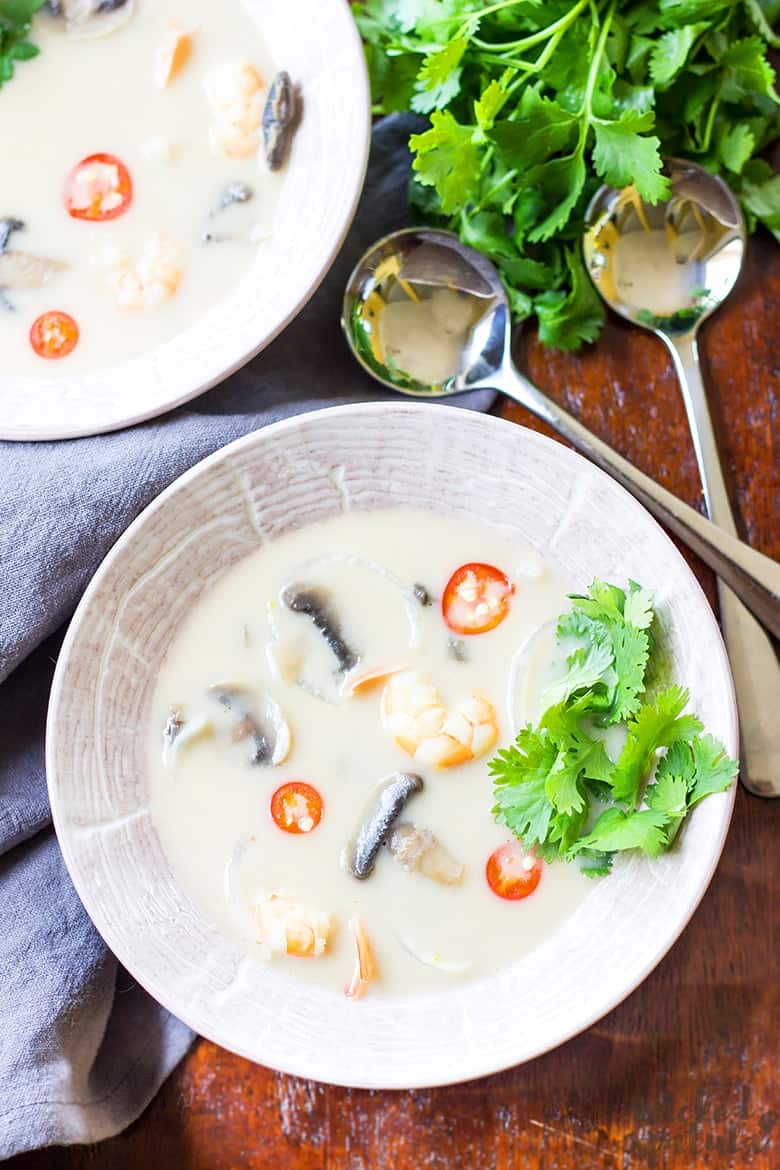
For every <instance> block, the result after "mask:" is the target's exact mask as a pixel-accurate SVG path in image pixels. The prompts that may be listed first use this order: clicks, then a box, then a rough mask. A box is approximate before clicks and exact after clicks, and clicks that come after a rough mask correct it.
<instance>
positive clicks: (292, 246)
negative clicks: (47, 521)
mask: <svg viewBox="0 0 780 1170" xmlns="http://www.w3.org/2000/svg"><path fill="white" fill-rule="evenodd" d="M231 2H234V3H235V2H237V0H231ZM245 4H246V7H247V9H248V11H249V13H250V15H252V16H253V18H254V19H255V20H256V21H257V24H258V27H260V28H262V34H263V38H264V40H265V41H266V43H267V45H268V47H269V49H270V52H271V55H272V57H273V59H274V60H275V61H281V62H284V66H285V68H286V69H287V70H288V71H289V73H290V74H291V76H292V77H293V78H295V81H296V83H297V84H299V85H300V88H301V92H302V94H303V100H304V112H303V116H302V118H301V122H300V125H299V127H298V129H297V131H296V133H295V137H294V139H293V144H292V148H291V151H290V157H289V161H288V163H287V165H286V168H285V176H284V182H283V187H282V192H281V195H280V198H279V202H278V205H277V211H276V215H275V219H274V228H273V233H272V236H271V238H270V239H269V240H268V241H266V242H265V243H264V244H263V246H262V248H261V249H259V250H258V254H257V258H256V260H255V261H254V263H253V264H252V266H251V267H250V269H249V270H248V271H247V272H246V274H245V275H244V276H243V277H242V279H241V280H240V282H239V283H238V284H237V285H236V287H235V288H234V289H233V292H232V293H231V294H230V296H228V297H227V298H226V299H224V300H222V301H220V302H219V303H218V304H217V305H215V306H213V308H212V309H210V310H209V311H208V312H207V313H206V314H205V315H204V316H203V317H201V318H199V319H198V320H197V321H196V322H194V323H193V325H192V326H191V327H190V328H189V329H187V330H186V331H185V332H184V333H180V334H178V335H177V336H176V337H174V338H173V339H172V340H171V341H168V342H166V343H165V344H163V345H160V346H157V347H155V348H154V349H152V350H150V351H148V352H146V353H143V354H141V355H140V356H138V357H135V358H132V359H129V360H128V361H125V362H122V363H121V364H119V365H115V366H110V367H108V368H106V369H101V370H96V371H94V372H92V373H88V374H82V375H79V376H78V377H72V378H67V377H65V378H63V377H57V378H55V377H43V376H41V377H36V378H29V377H17V376H11V375H7V374H3V372H2V370H1V369H0V439H16V440H24V439H62V438H69V437H73V436H76V435H91V434H97V433H99V432H101V431H110V430H114V429H116V428H117V427H123V426H129V425H130V424H132V423H137V422H141V421H142V420H143V419H147V418H151V417H153V416H154V415H157V414H161V413H162V412H164V411H166V410H170V409H171V408H172V407H174V406H178V405H179V404H180V403H182V402H186V401H187V400H188V399H190V398H194V397H195V396H196V395H197V394H200V393H201V392H202V391H204V390H206V389H208V387H210V386H213V385H215V384H216V383H217V382H220V381H221V380H222V379H223V378H226V377H227V376H228V374H231V373H232V372H233V371H234V370H236V369H238V367H239V366H242V365H243V364H244V363H245V362H247V361H248V360H249V359H250V358H251V357H253V356H254V355H255V354H256V353H258V352H259V351H260V350H261V349H263V348H264V347H265V346H266V345H268V343H269V342H271V341H273V339H274V337H276V335H277V334H278V333H280V332H281V330H282V329H283V328H284V327H285V325H287V324H288V323H289V322H290V321H291V320H292V318H293V317H294V316H295V315H296V313H297V312H298V311H299V310H300V309H301V308H302V307H303V305H304V304H305V303H306V301H307V300H308V299H309V297H310V296H311V295H312V293H313V292H314V291H315V289H316V288H317V286H318V285H319V283H320V281H321V280H322V278H323V277H324V275H325V273H326V272H327V271H328V268H329V267H330V265H331V263H332V262H333V259H334V257H335V256H336V253H337V252H338V250H339V247H340V246H341V243H342V241H343V239H344V236H345V235H346V232H347V229H348V228H349V225H350V223H351V222H352V217H353V215H354V213H355V209H356V207H357V202H358V199H359V196H360V192H361V189H362V186H363V178H364V176H365V169H366V162H367V159H368V146H369V137H370V128H371V126H370V122H371V114H370V100H369V90H368V79H367V75H366V68H365V60H364V55H363V49H362V45H361V43H360V38H359V36H358V33H357V29H356V27H355V23H354V21H353V19H352V15H351V13H350V9H349V5H348V4H347V3H346V2H345V0H245ZM269 273H272V274H273V279H271V280H269V278H268V277H269Z"/></svg>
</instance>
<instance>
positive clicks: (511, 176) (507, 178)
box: [469, 169, 519, 216]
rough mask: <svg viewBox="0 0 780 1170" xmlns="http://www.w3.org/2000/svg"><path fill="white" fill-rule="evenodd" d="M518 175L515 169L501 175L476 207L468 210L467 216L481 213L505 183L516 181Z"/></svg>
mask: <svg viewBox="0 0 780 1170" xmlns="http://www.w3.org/2000/svg"><path fill="white" fill-rule="evenodd" d="M518 174H519V171H518V170H517V169H515V170H512V171H507V172H506V174H505V175H502V176H501V178H500V179H499V180H498V182H497V183H494V185H493V186H492V187H491V188H490V190H489V191H488V192H487V194H486V195H483V196H482V198H481V199H480V201H479V203H477V204H476V206H474V207H472V208H471V209H470V210H469V216H471V215H476V214H477V213H478V212H480V211H483V210H484V207H485V204H486V203H489V202H490V200H491V199H492V198H493V196H494V195H495V194H497V192H499V191H500V190H501V188H502V187H503V186H504V185H505V184H506V183H509V182H511V180H512V179H516V178H517V176H518Z"/></svg>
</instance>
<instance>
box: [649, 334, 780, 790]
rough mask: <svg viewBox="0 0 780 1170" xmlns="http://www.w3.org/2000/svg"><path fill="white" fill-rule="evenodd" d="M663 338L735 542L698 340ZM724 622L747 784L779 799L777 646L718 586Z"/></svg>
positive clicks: (718, 514) (714, 499) (718, 510)
mask: <svg viewBox="0 0 780 1170" xmlns="http://www.w3.org/2000/svg"><path fill="white" fill-rule="evenodd" d="M658 336H659V337H660V338H661V340H662V341H664V342H665V343H666V345H667V347H668V349H669V352H670V353H671V355H672V358H673V359H674V365H675V369H676V371H677V377H678V379H679V381H680V389H681V390H682V395H683V401H684V403H685V410H686V413H687V415H688V425H689V427H690V431H691V436H692V438H693V446H694V449H695V451H696V459H697V461H698V464H699V474H700V475H701V484H702V490H703V492H704V500H705V503H706V505H707V512H708V513H709V515H710V517H711V518H712V520H714V522H715V523H716V524H717V525H718V526H719V527H720V528H722V529H723V530H724V531H726V532H728V533H730V534H731V535H732V536H736V534H737V530H736V525H735V524H734V516H733V514H732V511H731V504H730V502H729V497H728V492H727V490H726V483H725V480H724V478H723V470H722V468H721V463H720V457H719V454H718V447H717V442H716V439H715V432H714V430H713V427H712V419H711V417H710V411H709V407H708V405H707V395H706V392H705V389H704V383H703V381H702V376H701V368H700V366H699V355H698V350H697V346H696V337H695V335H694V334H693V333H687V334H684V335H683V336H680V337H667V336H666V335H665V334H663V333H659V334H658ZM718 599H719V601H720V620H721V625H722V627H723V638H724V640H725V642H726V649H727V650H728V655H729V660H730V662H731V671H732V674H733V675H734V687H735V690H736V692H737V704H738V706H739V721H740V725H741V729H742V737H741V738H742V750H741V756H742V769H741V778H742V783H743V784H745V786H746V787H747V788H749V789H750V790H751V791H752V792H755V793H757V794H758V795H759V796H780V720H778V718H777V697H778V695H780V665H779V664H778V661H777V655H776V654H775V651H774V648H773V646H772V643H771V642H770V640H769V638H768V637H767V635H766V634H765V633H764V631H763V630H762V629H761V627H760V626H759V624H758V622H757V621H756V620H755V618H753V617H752V615H751V614H749V613H748V612H747V610H746V609H745V607H744V605H743V604H742V602H741V601H740V600H739V598H737V597H735V596H734V594H733V593H732V592H731V590H730V589H728V588H727V587H726V586H725V585H724V584H723V583H722V582H721V581H719V582H718Z"/></svg>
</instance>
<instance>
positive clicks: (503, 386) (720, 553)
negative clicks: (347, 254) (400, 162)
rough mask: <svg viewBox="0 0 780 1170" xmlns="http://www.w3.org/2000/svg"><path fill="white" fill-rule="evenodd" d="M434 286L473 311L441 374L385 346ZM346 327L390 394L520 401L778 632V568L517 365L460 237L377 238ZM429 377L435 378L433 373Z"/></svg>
mask: <svg viewBox="0 0 780 1170" xmlns="http://www.w3.org/2000/svg"><path fill="white" fill-rule="evenodd" d="M431 290H433V291H434V292H435V291H436V290H448V291H449V293H450V295H457V297H458V298H460V299H462V300H464V301H466V302H467V306H466V307H468V308H470V317H469V320H468V322H467V324H466V326H465V327H464V328H463V330H462V332H461V335H460V336H456V337H455V338H454V339H453V344H452V346H451V351H450V355H449V356H450V357H451V368H450V369H449V370H439V371H437V374H438V376H437V377H435V378H431V377H420V376H419V373H420V369H417V370H415V368H413V367H414V362H413V361H410V360H404V362H403V364H399V361H398V360H397V359H398V356H399V355H398V354H397V353H396V356H395V357H394V356H393V353H392V352H390V351H386V350H385V346H384V344H383V331H382V324H383V318H384V317H385V314H386V313H387V308H388V305H393V304H397V303H399V302H400V303H404V302H406V303H409V304H414V300H415V297H416V298H418V300H419V299H423V300H424V299H425V297H426V295H427V292H429V291H431ZM462 307H463V306H461V308H462ZM461 316H462V314H461ZM341 323H342V327H343V329H344V332H345V334H346V337H347V341H348V343H349V345H350V347H351V348H352V351H353V353H354V354H355V356H356V357H357V359H358V361H359V362H360V363H361V365H363V366H364V368H365V369H366V370H367V371H368V372H369V373H370V374H372V375H373V377H375V378H376V379H378V381H380V382H382V383H383V385H385V386H388V387H390V389H392V390H397V391H400V392H401V393H402V394H409V395H412V396H420V397H424V398H431V397H445V396H448V395H451V394H459V393H461V392H463V391H464V390H474V389H479V388H488V389H495V390H499V391H501V393H503V394H506V395H508V397H510V398H513V399H514V400H515V401H516V402H519V403H521V405H523V406H525V407H526V408H527V409H528V410H530V411H532V412H533V413H534V414H536V415H537V416H538V417H539V418H541V419H543V420H544V421H545V422H547V423H548V424H549V425H550V426H552V427H553V428H554V429H555V430H556V431H558V433H559V434H561V435H562V436H563V437H564V438H566V439H568V440H569V441H570V442H572V443H573V444H574V445H575V446H576V447H578V448H579V449H580V450H581V451H583V452H584V453H585V454H586V455H587V456H588V457H589V458H590V459H592V460H593V462H594V463H597V464H598V465H599V466H600V467H602V468H603V469H604V470H605V471H608V472H609V473H610V474H611V475H612V476H614V478H615V479H617V480H618V482H619V483H621V484H622V485H623V486H624V487H625V488H627V489H628V491H630V492H632V493H633V495H635V496H636V497H637V499H639V500H640V501H641V502H642V503H643V504H644V505H645V507H646V508H648V510H649V511H651V512H652V513H653V514H654V515H655V516H656V517H657V518H658V519H659V520H661V521H662V522H663V523H664V524H666V526H667V527H668V528H670V529H671V530H672V531H673V532H675V533H676V534H677V535H678V536H679V537H681V538H682V539H683V540H684V541H685V542H686V543H687V544H688V545H689V546H690V547H691V548H692V549H693V550H694V551H695V552H697V553H698V554H699V556H700V557H701V558H702V560H704V561H706V563H707V564H708V565H710V566H711V567H712V568H713V569H714V570H715V572H716V573H718V574H719V575H720V576H721V577H722V578H723V579H724V580H725V581H727V582H728V584H729V585H730V586H731V588H732V589H733V590H734V591H735V592H736V593H738V594H739V596H740V597H741V598H742V600H743V601H744V603H745V605H747V606H748V608H749V609H750V610H752V612H753V613H755V614H756V616H757V617H758V618H759V619H760V621H762V622H763V623H764V624H765V625H766V626H767V627H768V628H769V629H770V630H771V631H772V632H773V633H774V634H775V635H776V636H778V637H780V565H779V564H777V562H775V561H773V560H771V559H770V558H769V557H765V556H763V555H762V554H761V553H759V552H757V551H756V550H755V549H752V548H750V547H749V545H746V544H744V543H743V542H742V541H740V540H738V539H737V537H736V536H734V535H732V534H731V533H728V532H724V531H723V530H722V529H720V528H718V527H716V526H715V525H714V524H712V522H711V521H709V520H707V519H705V517H704V516H702V515H701V514H700V513H699V512H697V511H695V509H693V508H691V507H689V506H688V505H687V504H684V503H683V502H682V501H681V500H678V499H677V497H676V496H674V495H672V493H671V492H668V491H666V490H665V488H662V487H660V486H659V485H658V484H657V483H655V481H654V480H652V479H651V478H650V477H649V476H647V475H644V474H643V473H642V472H641V471H638V470H637V469H636V468H635V467H634V466H632V464H630V463H629V462H628V460H627V459H624V458H623V457H622V456H621V455H618V454H617V452H615V451H613V450H612V448H611V447H609V446H608V445H607V444H606V443H604V442H602V441H601V439H598V438H596V436H595V435H593V434H591V432H590V431H588V430H587V428H585V427H584V426H582V424H581V423H579V422H578V421H577V419H575V418H574V417H573V416H572V415H570V414H568V413H567V412H566V411H565V410H563V409H562V408H561V407H560V406H558V405H557V404H556V403H555V402H553V401H552V400H551V399H549V398H548V397H547V396H546V395H545V394H543V393H542V391H541V390H539V389H538V387H536V386H534V385H533V383H531V382H529V381H528V379H527V378H525V377H524V376H523V375H522V374H521V373H520V372H519V371H518V370H517V369H516V367H515V366H514V364H513V362H512V358H511V352H510V350H511V325H510V315H509V303H508V301H507V296H506V293H505V291H504V288H503V286H502V284H501V281H500V278H499V276H498V273H497V272H496V269H495V268H494V267H493V265H492V264H491V263H490V261H489V260H487V259H486V258H485V257H484V256H482V255H480V253H478V252H475V251H474V250H473V249H472V248H468V247H466V246H465V245H463V244H461V243H460V241H459V240H458V238H457V236H455V235H453V234H452V233H450V232H444V231H438V230H435V229H427V228H426V229H419V230H418V229H414V228H411V229H407V230H404V231H400V232H394V233H393V234H392V235H390V236H387V237H385V238H384V239H382V240H379V242H378V243H376V244H375V245H374V246H373V247H371V248H370V249H369V250H368V251H367V252H366V254H365V255H364V256H363V257H362V259H361V260H360V261H359V262H358V264H357V266H356V267H355V269H354V271H353V273H352V275H351V276H350V278H349V281H348V282H347V288H346V291H345V294H344V304H343V309H342V319H341ZM423 340H424V338H423ZM444 356H447V355H444ZM406 357H407V359H408V358H413V357H414V352H412V351H409V352H408V353H407V355H406ZM404 365H405V366H406V368H403V367H404ZM425 373H426V374H430V370H426V371H425Z"/></svg>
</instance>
